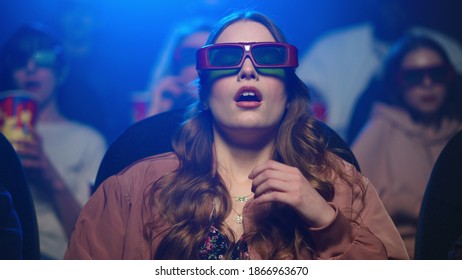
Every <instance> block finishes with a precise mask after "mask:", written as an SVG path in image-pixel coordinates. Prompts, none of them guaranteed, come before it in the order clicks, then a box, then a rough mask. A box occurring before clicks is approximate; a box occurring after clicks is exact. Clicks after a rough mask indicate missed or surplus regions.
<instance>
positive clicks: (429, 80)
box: [422, 74, 433, 86]
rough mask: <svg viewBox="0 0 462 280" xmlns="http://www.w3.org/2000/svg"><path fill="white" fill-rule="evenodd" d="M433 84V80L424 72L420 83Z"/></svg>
mask: <svg viewBox="0 0 462 280" xmlns="http://www.w3.org/2000/svg"><path fill="white" fill-rule="evenodd" d="M432 84H433V80H432V78H431V77H430V75H429V74H425V75H424V76H423V79H422V85H424V86H431V85H432Z"/></svg>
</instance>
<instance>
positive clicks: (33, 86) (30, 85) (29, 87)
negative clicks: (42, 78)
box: [24, 81, 40, 90]
mask: <svg viewBox="0 0 462 280" xmlns="http://www.w3.org/2000/svg"><path fill="white" fill-rule="evenodd" d="M24 87H25V90H34V89H38V88H39V87H40V82H38V81H28V82H26V83H25V84H24Z"/></svg>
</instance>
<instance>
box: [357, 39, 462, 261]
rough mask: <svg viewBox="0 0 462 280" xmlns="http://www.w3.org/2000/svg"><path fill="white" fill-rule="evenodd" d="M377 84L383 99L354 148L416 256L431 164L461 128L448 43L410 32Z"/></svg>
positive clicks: (458, 96) (395, 50)
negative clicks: (417, 231) (443, 46)
mask: <svg viewBox="0 0 462 280" xmlns="http://www.w3.org/2000/svg"><path fill="white" fill-rule="evenodd" d="M378 88H379V89H381V91H380V92H379V93H378V96H381V98H380V100H382V101H381V102H379V103H377V104H376V105H375V106H374V109H373V111H372V114H371V118H370V120H369V122H368V123H367V124H366V126H365V127H364V130H363V131H362V132H361V133H360V134H359V136H358V138H357V140H356V141H355V142H354V144H353V146H352V149H353V152H354V154H355V155H356V157H357V159H358V162H359V164H360V166H361V169H362V171H363V173H364V174H365V176H367V177H368V178H369V179H370V180H371V182H372V183H373V184H374V186H375V187H376V189H377V191H378V193H379V195H380V197H381V199H382V201H383V203H384V205H385V207H386V209H387V211H388V212H389V214H390V216H391V218H392V219H393V221H394V222H395V224H396V226H397V228H398V230H399V232H400V234H401V237H402V238H403V240H404V242H405V245H406V248H407V250H408V253H409V256H410V257H411V258H412V257H413V255H414V243H415V234H416V227H417V222H418V215H419V210H420V206H421V202H422V198H423V195H424V192H425V188H426V186H427V183H428V180H429V177H430V173H431V170H432V168H433V165H434V163H435V161H436V159H437V157H438V155H439V154H440V152H441V150H442V149H443V147H444V146H445V145H446V143H447V142H448V141H449V139H451V137H452V136H454V135H455V134H456V133H457V132H458V131H460V130H461V129H462V114H461V110H460V108H461V107H462V104H461V94H462V92H461V89H460V86H459V84H458V81H457V79H456V74H455V70H454V67H453V64H452V63H451V61H450V59H449V57H448V55H447V54H446V52H445V51H444V49H443V48H442V47H441V46H440V45H439V44H438V43H436V42H435V41H434V40H432V39H429V38H428V37H421V36H407V37H405V38H403V39H402V40H400V41H399V42H398V43H397V44H396V45H395V46H394V47H393V48H392V49H391V51H390V53H389V56H388V57H387V58H386V60H385V64H384V69H383V71H382V76H381V83H380V87H378Z"/></svg>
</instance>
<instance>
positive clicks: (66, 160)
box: [0, 23, 106, 259]
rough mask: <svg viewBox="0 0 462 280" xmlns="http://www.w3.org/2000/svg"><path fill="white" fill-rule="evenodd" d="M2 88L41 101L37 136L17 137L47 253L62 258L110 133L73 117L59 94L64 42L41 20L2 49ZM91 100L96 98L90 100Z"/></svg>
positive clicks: (63, 75)
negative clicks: (67, 114)
mask: <svg viewBox="0 0 462 280" xmlns="http://www.w3.org/2000/svg"><path fill="white" fill-rule="evenodd" d="M0 58H1V61H0V71H1V72H0V73H1V81H2V82H1V84H0V86H1V88H0V90H1V91H5V90H14V89H19V90H23V91H27V92H29V93H30V94H31V95H33V96H34V97H35V98H36V100H37V103H38V116H37V124H36V126H35V127H30V128H29V129H30V131H31V135H32V140H31V141H29V140H28V141H26V140H15V141H12V144H13V146H14V147H15V149H16V152H17V153H18V155H19V157H20V159H21V162H22V164H23V166H24V170H25V172H26V177H27V180H28V182H29V184H30V186H31V193H32V197H33V200H34V205H35V210H36V213H37V221H38V226H39V236H40V247H41V251H42V258H44V259H60V258H62V257H63V255H64V250H65V248H66V245H67V240H68V238H69V236H70V234H71V233H72V230H73V228H74V223H75V221H76V219H77V217H78V215H79V213H80V208H81V206H82V205H83V204H84V203H85V202H86V201H87V199H88V198H89V194H90V186H91V184H92V182H93V181H94V179H95V177H96V172H97V169H98V166H99V163H100V161H101V159H102V157H103V154H104V152H105V150H106V145H105V141H104V138H103V136H102V135H101V134H99V133H98V132H96V131H95V130H93V129H92V128H90V127H87V126H85V125H83V124H80V123H78V122H75V121H72V120H70V119H67V118H66V117H65V116H63V114H62V113H61V111H60V108H59V104H58V100H57V96H58V94H59V91H60V85H62V83H63V82H64V81H65V79H66V72H67V65H66V61H65V55H64V52H63V46H62V45H61V44H60V43H59V42H58V41H57V40H56V39H55V37H54V36H52V35H51V32H49V31H48V29H47V28H46V27H45V26H43V25H41V24H38V23H37V24H30V25H25V26H23V27H21V28H19V29H18V30H17V31H16V32H15V33H13V34H12V36H11V37H10V38H9V39H8V40H7V41H6V43H5V44H4V46H3V48H2V50H1V54H0ZM88 102H91V100H88Z"/></svg>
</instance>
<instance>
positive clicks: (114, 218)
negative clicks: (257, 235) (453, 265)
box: [65, 153, 408, 259]
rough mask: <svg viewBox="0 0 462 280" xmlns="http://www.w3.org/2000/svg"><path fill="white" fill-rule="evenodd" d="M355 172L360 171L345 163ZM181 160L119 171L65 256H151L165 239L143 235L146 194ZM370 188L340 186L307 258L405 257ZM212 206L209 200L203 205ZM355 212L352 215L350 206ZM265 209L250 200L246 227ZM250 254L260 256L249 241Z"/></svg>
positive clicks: (85, 213)
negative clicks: (331, 215) (150, 239)
mask: <svg viewBox="0 0 462 280" xmlns="http://www.w3.org/2000/svg"><path fill="white" fill-rule="evenodd" d="M343 165H344V168H345V170H347V172H348V173H350V175H352V176H361V175H360V174H359V173H358V172H357V171H355V169H354V167H352V166H351V165H349V164H347V163H344V164H343ZM177 166H178V160H177V158H176V156H175V155H174V154H172V153H166V154H162V155H157V156H153V157H149V158H146V159H143V160H141V161H139V162H137V163H135V164H134V165H132V166H130V167H128V168H127V169H125V170H124V171H122V172H121V173H120V174H118V175H116V176H112V177H110V178H108V179H107V180H106V181H105V182H103V183H102V185H101V186H100V187H99V188H98V190H97V191H96V193H95V194H94V195H93V197H92V198H91V199H90V200H89V202H88V203H87V204H86V205H85V207H84V208H83V210H82V212H81V215H80V217H79V219H78V221H77V224H76V228H75V231H74V233H73V235H72V238H71V240H70V243H69V247H68V249H67V252H66V255H65V258H66V259H150V258H152V256H153V255H155V252H156V249H157V246H158V243H159V241H160V239H161V238H162V237H160V238H157V239H156V240H154V242H148V241H147V240H146V239H145V238H144V237H143V234H142V232H143V225H144V224H145V223H146V219H147V218H146V217H145V216H146V215H145V214H143V208H142V205H143V201H144V200H143V194H144V191H145V190H146V188H147V187H148V186H150V185H151V184H152V183H153V182H154V181H156V179H157V178H159V177H160V176H162V175H163V174H165V173H166V172H169V171H172V170H174V169H175V168H176V167H177ZM361 179H362V180H364V182H365V184H366V190H365V191H364V192H360V191H359V190H354V191H353V190H352V189H351V188H350V187H347V186H346V185H344V184H342V183H337V184H336V185H335V197H334V199H333V202H332V205H333V207H334V208H335V210H336V213H337V215H336V216H335V218H334V219H333V220H332V222H331V223H330V224H329V225H326V226H324V227H322V228H310V229H309V232H310V235H311V236H310V237H311V241H312V242H313V243H314V247H315V249H314V250H313V251H308V249H303V250H302V251H303V255H304V257H303V258H304V259H387V258H390V259H406V258H408V256H407V254H406V250H405V248H404V244H403V242H402V240H401V238H400V237H399V233H398V231H397V230H396V228H395V226H394V225H393V223H392V221H391V219H390V217H389V216H388V214H387V213H386V211H385V209H384V207H383V205H382V203H381V201H380V200H379V198H378V195H377V193H376V192H375V190H374V188H373V187H372V186H371V185H370V183H369V182H368V181H367V179H366V178H364V177H361ZM204 207H206V208H208V209H212V203H211V202H210V205H204ZM352 208H353V209H354V213H355V214H357V215H352V214H351V211H350V210H351V209H352ZM262 211H264V209H261V207H258V206H256V205H255V204H254V203H253V201H252V200H250V201H248V202H247V203H246V206H245V209H244V212H243V215H244V231H247V230H249V229H250V228H251V227H253V226H254V224H255V223H256V222H257V221H258V215H260V214H261V212H262ZM249 253H250V258H251V259H261V258H262V257H263V256H259V255H258V254H257V252H255V251H254V250H252V244H249Z"/></svg>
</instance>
